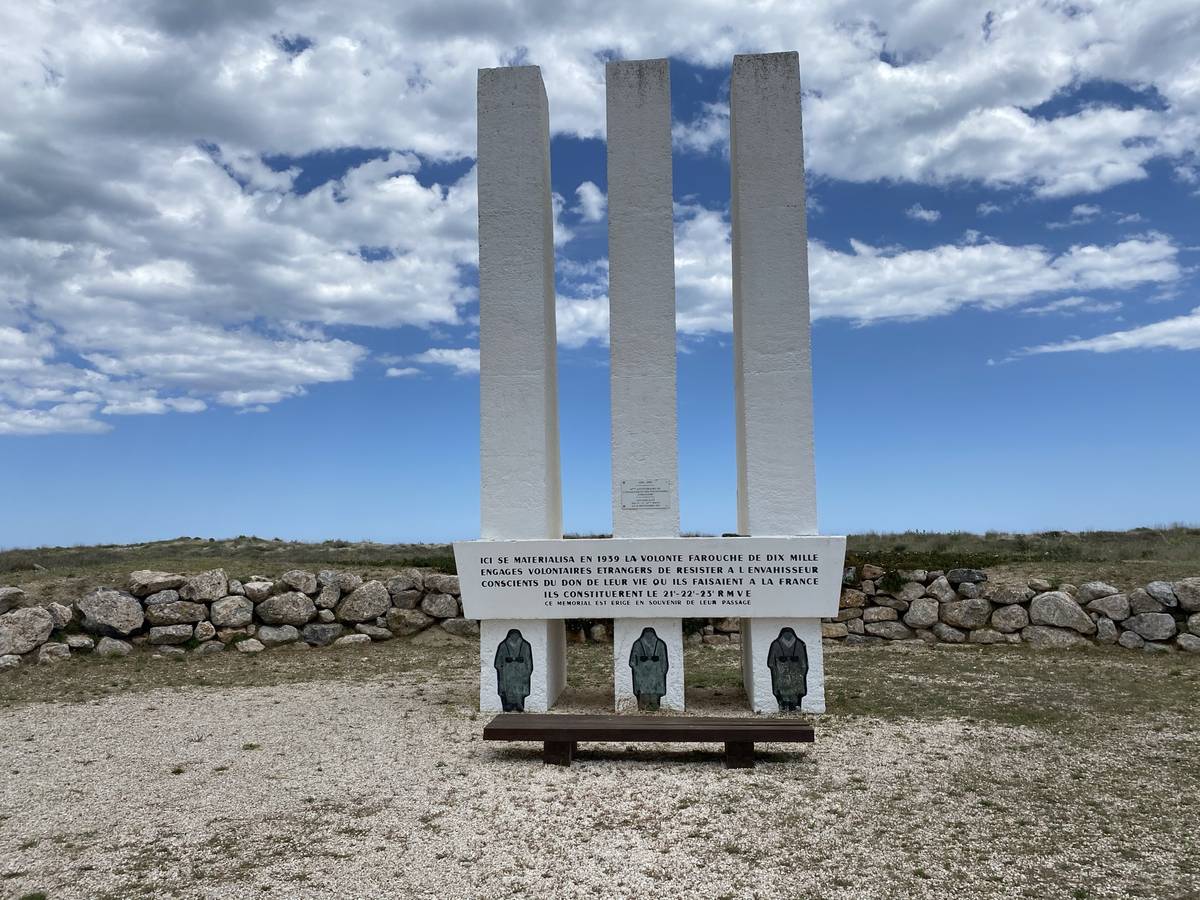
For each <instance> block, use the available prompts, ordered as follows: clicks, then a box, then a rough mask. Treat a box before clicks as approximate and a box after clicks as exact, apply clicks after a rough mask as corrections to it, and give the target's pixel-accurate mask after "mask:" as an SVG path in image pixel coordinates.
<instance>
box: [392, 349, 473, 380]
mask: <svg viewBox="0 0 1200 900" xmlns="http://www.w3.org/2000/svg"><path fill="white" fill-rule="evenodd" d="M409 359H411V360H412V361H413V362H415V363H426V364H429V365H435V366H449V367H450V368H452V369H454V374H456V375H475V374H478V372H479V350H477V349H476V348H474V347H459V348H449V347H433V348H431V349H429V350H426V351H424V352H423V353H417V354H416V355H414V356H410V357H409Z"/></svg>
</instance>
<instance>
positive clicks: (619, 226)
mask: <svg viewBox="0 0 1200 900" xmlns="http://www.w3.org/2000/svg"><path fill="white" fill-rule="evenodd" d="M605 79H606V82H607V110H608V302H609V346H610V353H611V376H610V377H611V388H612V510H613V513H612V516H613V537H617V538H643V537H676V536H678V534H679V472H678V461H677V458H678V450H677V427H676V412H675V409H676V399H675V237H674V215H673V208H672V194H671V77H670V69H669V67H668V65H667V61H666V60H665V59H651V60H630V61H625V62H610V63H608V64H607V65H606V66H605ZM645 628H653V629H654V632H655V635H656V636H657V638H659V639H661V640H662V641H663V644H664V646H665V649H666V653H667V656H668V663H669V667H668V670H667V673H666V683H665V688H666V693H665V694H664V695H662V697H661V699H660V700H659V701H658V702H659V704H660V708H663V709H673V710H680V709H683V620H682V619H676V618H671V619H654V620H647V619H618V620H616V622H615V623H614V627H613V675H614V677H613V682H614V685H615V703H616V708H617V709H618V710H629V709H636V708H637V707H638V700H637V698H636V697H635V695H634V692H633V687H634V686H633V682H632V677H631V676H632V670H631V669H630V665H629V662H630V654H631V651H632V650H633V649H634V643H635V641H637V640H638V639H639V638H640V637H641V635H642V633H643V630H644V629H645ZM648 664H650V665H654V664H655V663H652V662H650V661H648Z"/></svg>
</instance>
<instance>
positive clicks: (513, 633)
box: [505, 628, 521, 641]
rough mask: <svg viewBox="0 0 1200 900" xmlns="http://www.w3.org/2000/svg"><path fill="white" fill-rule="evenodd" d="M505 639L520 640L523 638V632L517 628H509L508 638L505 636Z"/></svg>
mask: <svg viewBox="0 0 1200 900" xmlns="http://www.w3.org/2000/svg"><path fill="white" fill-rule="evenodd" d="M505 640H509V641H514V640H516V641H519V640H521V632H520V631H519V630H518V629H516V628H510V629H508V637H507V638H505Z"/></svg>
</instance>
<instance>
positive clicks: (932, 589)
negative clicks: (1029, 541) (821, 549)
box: [822, 565, 1200, 652]
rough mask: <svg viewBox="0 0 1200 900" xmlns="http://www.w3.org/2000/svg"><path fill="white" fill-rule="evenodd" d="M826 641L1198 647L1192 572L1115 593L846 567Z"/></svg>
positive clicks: (963, 574)
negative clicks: (834, 616)
mask: <svg viewBox="0 0 1200 900" xmlns="http://www.w3.org/2000/svg"><path fill="white" fill-rule="evenodd" d="M842 581H843V587H842V598H841V603H840V609H839V611H838V615H837V616H836V618H832V619H826V620H824V625H823V626H822V631H823V634H824V636H825V637H826V638H831V639H834V640H840V641H843V642H845V643H847V644H865V643H872V642H876V641H902V640H922V641H926V642H928V643H933V644H936V643H951V644H963V643H972V644H1022V643H1024V644H1031V645H1033V646H1036V647H1074V646H1078V645H1083V644H1087V643H1089V642H1094V643H1098V644H1115V645H1117V646H1120V647H1125V648H1128V649H1130V650H1150V651H1155V650H1158V651H1170V650H1174V649H1179V650H1187V651H1191V652H1200V578H1185V579H1183V580H1182V581H1176V582H1166V581H1153V582H1151V583H1150V584H1147V585H1146V586H1145V587H1140V588H1137V589H1135V590H1132V591H1129V592H1123V591H1121V590H1120V589H1119V588H1116V587H1114V586H1113V585H1111V584H1105V583H1104V582H1103V581H1089V582H1087V583H1086V584H1081V585H1079V586H1078V587H1076V586H1075V585H1073V584H1059V585H1057V586H1056V585H1052V584H1051V583H1050V582H1049V581H1045V580H1043V579H1040V578H1035V579H1032V580H1030V581H1029V582H1028V583H1027V584H1016V585H1014V584H998V583H992V582H989V581H988V577H987V575H986V574H985V573H984V572H981V571H979V570H978V569H951V570H950V571H949V572H925V571H920V570H917V571H907V572H895V573H888V572H885V571H884V570H883V569H881V568H879V567H878V566H871V565H864V566H863V567H862V571H861V572H859V571H858V570H857V569H854V568H850V569H846V572H845V575H844V577H843V579H842Z"/></svg>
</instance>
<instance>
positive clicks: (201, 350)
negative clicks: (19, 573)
mask: <svg viewBox="0 0 1200 900" xmlns="http://www.w3.org/2000/svg"><path fill="white" fill-rule="evenodd" d="M402 6H403V8H402V9H400V10H396V9H394V8H392V5H385V4H379V5H376V4H374V3H371V2H363V3H349V4H347V5H346V9H345V14H344V15H339V17H338V18H337V20H336V21H332V20H331V19H330V18H329V17H327V16H326V15H324V14H323V13H322V10H321V7H320V5H319V4H313V5H309V4H307V3H291V4H287V6H286V8H285V7H283V6H279V7H276V6H274V5H273V4H271V3H267V2H263V3H253V4H244V5H238V6H237V8H222V7H220V6H216V7H212V8H209V7H205V8H195V7H194V5H192V4H174V3H162V4H136V5H134V4H130V5H128V6H125V7H123V6H122V5H120V4H105V5H97V6H96V7H95V8H93V9H92V10H91V13H90V15H88V16H86V17H84V18H82V19H80V20H77V21H76V20H67V19H58V18H55V17H54V16H52V15H51V14H50V13H48V12H45V11H38V10H32V9H31V10H14V11H7V12H5V13H3V14H0V17H8V21H7V22H5V23H3V25H4V27H2V28H0V31H2V32H3V33H6V34H9V35H12V36H15V37H10V38H9V40H11V41H13V42H14V43H13V46H12V47H10V48H7V49H6V58H13V59H16V60H18V64H17V65H15V66H13V67H12V70H11V71H9V72H7V73H5V74H4V75H2V76H0V77H2V78H4V79H5V80H6V81H7V82H8V84H7V88H8V90H6V91H5V92H4V97H3V99H0V106H3V107H4V108H3V109H2V110H0V123H2V124H0V159H2V162H0V545H5V546H30V545H38V544H47V543H50V544H61V543H75V542H84V543H92V542H115V541H129V540H140V539H154V538H165V537H172V536H176V535H180V534H191V535H204V536H210V535H211V536H226V535H235V534H239V533H255V534H259V535H263V536H266V537H275V536H278V537H283V538H301V539H317V540H320V539H325V538H333V537H340V538H349V539H358V538H371V539H377V540H444V539H450V538H457V537H470V536H473V535H475V534H476V533H477V530H478V459H477V457H478V424H477V416H478V378H477V375H476V374H475V372H474V367H475V366H477V355H476V350H475V348H477V346H478V344H477V335H476V331H475V317H476V315H477V312H478V305H477V298H476V296H475V283H476V272H475V268H474V266H475V254H476V247H475V240H476V234H475V197H474V190H475V188H474V169H473V165H474V160H473V159H472V153H473V149H472V148H473V144H474V73H475V70H476V69H477V68H478V67H479V66H488V65H497V64H503V63H508V62H528V63H534V64H538V65H541V66H542V68H543V77H544V79H545V81H546V86H547V91H548V94H549V99H550V106H551V126H552V130H553V132H554V138H553V141H552V147H551V150H552V166H553V184H554V191H555V193H556V195H557V198H558V205H559V209H560V212H559V216H558V226H559V227H558V229H557V232H556V233H557V241H558V244H559V248H558V254H559V259H558V272H559V338H560V360H559V362H560V406H561V413H560V416H561V425H562V450H563V453H562V457H563V480H564V513H565V524H566V527H567V529H568V530H571V531H583V532H594V531H606V530H607V529H608V528H609V524H610V522H609V468H608V467H609V462H608V452H609V431H608V429H609V420H608V371H607V346H606V344H605V339H606V331H607V318H606V315H607V312H606V296H605V293H606V289H607V288H606V272H605V265H606V262H605V257H606V245H607V222H606V220H605V217H604V195H605V192H606V190H607V186H606V183H605V150H604V143H603V134H602V131H603V124H604V110H603V62H604V60H605V59H606V58H613V57H624V58H645V57H654V56H663V55H666V56H669V57H670V58H671V60H672V73H671V74H672V87H673V99H672V103H673V119H674V133H675V160H674V163H675V189H674V192H675V199H676V261H677V307H678V311H679V314H678V324H679V343H678V348H679V425H680V488H681V513H682V520H683V527H684V528H685V529H688V530H697V531H708V532H721V531H727V530H731V529H732V528H733V527H734V521H735V511H734V500H735V497H734V450H733V396H732V351H731V346H730V335H729V328H730V323H729V291H730V284H729V281H730V270H729V249H728V216H727V212H728V210H727V204H728V196H729V172H728V160H727V157H726V155H725V154H726V145H725V142H726V139H727V127H726V125H727V122H726V119H727V100H728V74H729V70H728V67H729V62H730V60H731V59H732V55H733V53H734V52H742V51H754V50H776V49H790V48H795V49H798V50H799V51H800V56H801V75H802V79H803V81H804V86H805V96H804V116H805V130H806V138H805V139H806V147H805V152H806V157H807V160H808V164H809V202H810V209H809V237H810V246H809V252H810V260H811V276H812V277H811V281H812V288H811V290H812V308H813V315H814V330H813V343H814V377H815V405H816V436H817V469H818V488H819V495H820V518H821V526H822V530H824V531H826V532H835V533H836V532H848V531H861V530H868V529H874V530H902V529H907V528H920V529H928V530H948V529H968V530H985V529H1001V530H1033V529H1047V528H1069V529H1083V528H1108V527H1111V528H1123V527H1132V526H1136V525H1143V524H1154V523H1163V522H1170V521H1178V520H1187V521H1196V520H1197V519H1200V516H1198V515H1197V510H1200V476H1198V475H1197V464H1196V458H1197V450H1196V448H1197V447H1200V416H1197V414H1196V409H1197V405H1196V393H1197V387H1198V386H1200V352H1198V351H1200V300H1198V299H1197V292H1196V282H1197V275H1196V267H1197V263H1198V262H1200V226H1198V225H1197V222H1198V221H1200V216H1198V215H1197V212H1198V210H1200V159H1198V158H1197V156H1196V153H1195V150H1194V149H1193V148H1194V147H1196V146H1197V141H1198V140H1200V63H1197V61H1196V59H1195V54H1194V47H1195V46H1196V43H1197V41H1198V40H1200V14H1198V13H1197V11H1196V9H1195V8H1194V5H1193V4H1172V3H1147V4H1142V5H1140V6H1139V7H1138V8H1137V9H1135V10H1125V11H1124V12H1123V13H1121V14H1120V15H1115V14H1114V13H1113V11H1112V10H1111V9H1110V8H1109V7H1107V6H1106V5H1104V6H1102V5H1096V6H1091V5H1088V4H1075V5H1072V6H1057V5H1055V4H1025V3H1018V4H1009V5H1006V6H1002V7H998V6H995V5H989V4H982V5H976V4H970V3H953V4H920V5H918V6H915V7H914V6H912V5H897V6H891V5H887V4H864V5H863V6H862V8H861V10H860V11H858V12H856V13H855V14H854V15H852V16H851V15H848V14H847V13H846V11H845V9H844V7H841V6H838V5H836V4H834V5H829V6H826V5H823V4H811V5H806V6H805V8H804V10H803V12H802V13H796V14H786V11H785V13H779V12H777V11H773V10H771V9H755V10H754V11H753V12H746V11H744V10H743V11H742V12H741V13H739V11H738V10H739V9H740V7H739V6H737V5H734V4H729V5H723V4H718V3H706V4H702V5H700V4H698V5H697V14H696V15H695V16H689V17H687V20H686V21H679V26H678V27H677V28H672V29H671V33H670V34H664V33H662V32H663V31H665V29H661V27H659V26H658V25H656V23H661V22H662V21H664V18H663V16H664V15H665V13H663V11H662V10H659V11H658V12H657V13H656V12H655V10H654V8H653V7H654V4H647V3H639V4H630V5H625V4H615V5H614V6H613V9H612V13H611V16H606V17H605V21H604V22H603V23H599V24H597V23H596V22H594V21H593V17H592V16H590V15H589V14H588V12H587V10H586V9H584V8H582V7H580V8H575V7H573V6H571V5H569V4H565V5H564V4H560V5H555V6H553V7H546V8H540V7H538V6H537V5H531V4H527V5H514V6H511V7H510V8H509V9H508V11H507V13H506V14H505V15H504V16H500V15H499V14H497V15H496V16H495V17H494V19H493V18H489V17H488V16H482V17H481V16H479V15H476V14H474V13H472V12H471V10H469V9H468V8H467V7H466V6H460V5H458V4H455V3H439V4H436V5H434V4H429V5H426V4H420V3H414V4H405V5H402ZM675 15H676V18H678V13H676V14H675ZM84 23H86V27H85V24H84Z"/></svg>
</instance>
